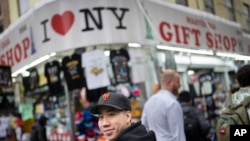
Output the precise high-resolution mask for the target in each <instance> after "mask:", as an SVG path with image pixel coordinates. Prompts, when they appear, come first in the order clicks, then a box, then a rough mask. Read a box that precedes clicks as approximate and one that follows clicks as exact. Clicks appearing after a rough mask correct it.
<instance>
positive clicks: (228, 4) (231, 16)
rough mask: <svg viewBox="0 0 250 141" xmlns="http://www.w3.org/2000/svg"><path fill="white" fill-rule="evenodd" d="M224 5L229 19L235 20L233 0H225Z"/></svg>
mask: <svg viewBox="0 0 250 141" xmlns="http://www.w3.org/2000/svg"><path fill="white" fill-rule="evenodd" d="M226 7H227V9H228V14H229V20H231V21H235V19H236V18H235V14H234V8H233V0H226Z"/></svg>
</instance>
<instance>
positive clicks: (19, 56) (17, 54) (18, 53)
mask: <svg viewBox="0 0 250 141" xmlns="http://www.w3.org/2000/svg"><path fill="white" fill-rule="evenodd" d="M14 53H15V60H16V62H17V63H19V62H20V61H21V59H22V50H21V46H20V45H19V44H16V46H15V48H14Z"/></svg>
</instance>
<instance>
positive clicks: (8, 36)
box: [0, 0, 250, 72]
mask: <svg viewBox="0 0 250 141" xmlns="http://www.w3.org/2000/svg"><path fill="white" fill-rule="evenodd" d="M41 3H42V2H41ZM141 3H142V4H141ZM200 13H202V12H200ZM144 15H148V17H149V18H146V17H147V16H144ZM146 19H149V21H148V20H146ZM151 23H152V24H151ZM152 25H153V26H152ZM241 37H242V36H241V33H240V32H239V27H237V26H235V25H233V24H225V23H223V22H221V21H219V20H218V19H216V18H215V16H210V17H208V16H207V15H206V16H204V15H202V14H199V12H198V13H195V12H190V11H189V10H186V11H184V10H182V9H180V6H170V5H169V4H167V3H166V2H165V3H156V2H151V1H146V0H145V1H136V0H91V1H90V0H75V1H74V2H72V1H69V0H55V1H51V2H49V3H46V4H44V5H42V6H40V7H39V6H36V7H35V8H33V9H30V10H29V11H28V12H27V13H25V14H24V15H23V16H22V17H21V18H20V19H19V20H18V22H16V23H14V24H13V25H11V26H10V27H9V28H8V29H7V30H6V31H5V32H4V33H3V34H2V35H1V36H0V64H2V65H9V66H11V67H12V71H13V72H15V71H16V70H18V69H20V68H22V67H23V66H25V65H27V64H30V63H31V62H32V61H34V60H36V59H38V58H40V57H42V56H44V55H47V54H50V53H52V52H58V51H66V50H69V49H75V48H80V47H85V46H90V45H98V44H116V43H129V42H139V43H144V44H149V43H154V44H156V43H161V42H162V43H164V44H169V45H175V46H183V47H188V48H199V49H212V50H216V51H226V52H235V53H242V52H245V47H244V46H240V45H244V44H245V43H243V42H244V40H242V41H241V40H240V39H241ZM248 53H249V54H250V52H248Z"/></svg>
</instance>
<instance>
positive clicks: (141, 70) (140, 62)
mask: <svg viewBox="0 0 250 141" xmlns="http://www.w3.org/2000/svg"><path fill="white" fill-rule="evenodd" d="M128 52H129V57H130V62H131V81H132V82H133V83H140V82H145V81H146V80H147V76H148V69H147V66H146V58H145V56H146V55H145V52H144V51H143V50H142V49H134V48H131V49H129V50H128Z"/></svg>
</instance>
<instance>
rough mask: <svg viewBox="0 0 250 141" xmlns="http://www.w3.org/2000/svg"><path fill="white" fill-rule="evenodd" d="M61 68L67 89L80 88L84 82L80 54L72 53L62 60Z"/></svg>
mask: <svg viewBox="0 0 250 141" xmlns="http://www.w3.org/2000/svg"><path fill="white" fill-rule="evenodd" d="M62 69H63V72H64V76H65V79H66V83H67V86H68V89H69V91H72V90H74V89H80V88H82V87H83V86H85V85H86V84H85V83H84V82H85V81H83V69H82V67H81V55H78V54H73V55H72V56H66V57H64V58H63V60H62Z"/></svg>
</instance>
